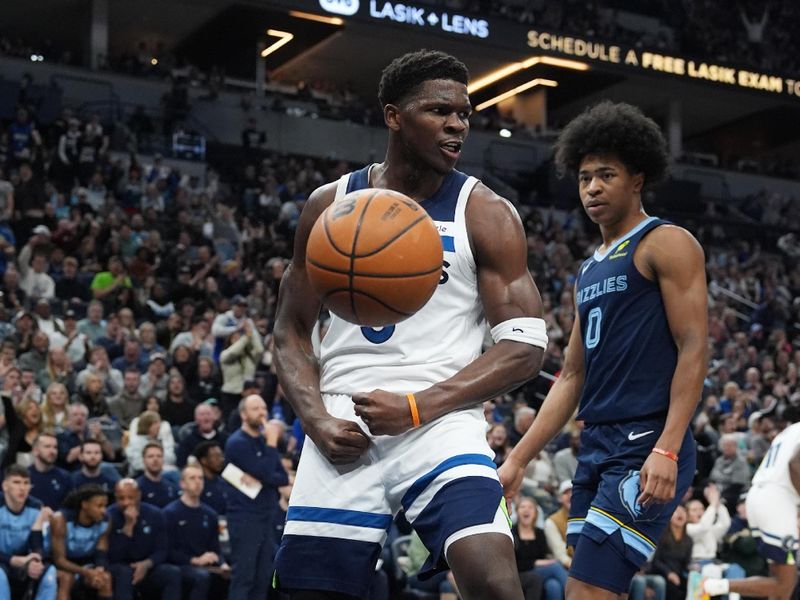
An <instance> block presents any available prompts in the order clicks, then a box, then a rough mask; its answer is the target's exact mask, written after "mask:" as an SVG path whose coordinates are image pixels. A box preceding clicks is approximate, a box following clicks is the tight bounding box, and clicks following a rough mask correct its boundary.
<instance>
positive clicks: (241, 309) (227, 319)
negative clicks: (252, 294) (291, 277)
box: [203, 246, 250, 359]
mask: <svg viewBox="0 0 800 600" xmlns="http://www.w3.org/2000/svg"><path fill="white" fill-rule="evenodd" d="M203 247H205V246H203ZM209 259H210V257H209ZM247 321H250V318H249V317H248V316H247V299H246V298H244V297H243V296H241V297H234V298H233V300H232V301H231V309H230V310H228V311H226V312H224V313H222V314H219V315H217V316H216V317H215V318H214V323H213V325H212V326H211V334H212V335H213V336H214V338H215V340H216V342H215V343H216V345H215V346H214V358H215V359H216V358H219V356H220V354H221V352H222V348H223V346H224V345H225V344H226V343H227V342H228V340H229V339H230V336H231V335H233V334H234V333H237V332H239V331H241V330H242V328H243V327H244V324H245V323H246V322H247Z"/></svg>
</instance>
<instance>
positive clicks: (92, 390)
mask: <svg viewBox="0 0 800 600" xmlns="http://www.w3.org/2000/svg"><path fill="white" fill-rule="evenodd" d="M73 401H74V402H79V403H81V404H83V405H84V406H85V407H86V408H88V409H89V417H91V418H93V417H102V416H104V415H107V414H108V402H106V393H105V390H104V389H103V378H102V377H101V376H100V375H98V374H96V373H89V374H88V375H87V376H86V377H85V379H84V380H83V388H82V389H79V391H78V393H77V394H76V395H75V397H74V398H73Z"/></svg>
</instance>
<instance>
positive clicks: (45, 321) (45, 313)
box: [33, 298, 64, 339]
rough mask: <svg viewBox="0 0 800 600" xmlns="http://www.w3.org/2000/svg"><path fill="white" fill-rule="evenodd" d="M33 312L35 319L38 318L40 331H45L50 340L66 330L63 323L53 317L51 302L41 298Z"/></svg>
mask: <svg viewBox="0 0 800 600" xmlns="http://www.w3.org/2000/svg"><path fill="white" fill-rule="evenodd" d="M33 310H34V317H36V324H37V325H38V326H39V331H44V332H45V333H46V334H47V337H48V338H50V339H52V336H53V334H54V333H56V332H57V331H63V330H64V323H63V321H62V320H61V319H59V318H58V317H55V316H53V312H52V310H51V307H50V300H47V299H46V298H39V299H38V300H37V301H36V304H34V306H33Z"/></svg>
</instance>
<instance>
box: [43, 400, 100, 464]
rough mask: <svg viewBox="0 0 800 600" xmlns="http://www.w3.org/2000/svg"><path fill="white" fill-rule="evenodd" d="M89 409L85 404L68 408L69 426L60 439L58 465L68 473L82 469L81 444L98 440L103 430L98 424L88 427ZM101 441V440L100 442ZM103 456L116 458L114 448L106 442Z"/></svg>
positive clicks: (60, 434) (67, 425)
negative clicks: (89, 440) (88, 440)
mask: <svg viewBox="0 0 800 600" xmlns="http://www.w3.org/2000/svg"><path fill="white" fill-rule="evenodd" d="M88 418H89V409H88V408H86V406H84V405H83V404H70V405H69V406H68V407H67V424H66V427H65V428H64V431H62V432H61V433H59V434H58V435H57V437H58V463H59V465H60V466H61V467H63V468H65V469H67V470H68V471H74V470H76V469H79V468H80V460H79V459H80V453H81V444H82V443H83V441H84V440H86V439H98V437H97V436H101V435H102V430H101V428H100V425H99V424H98V423H92V424H91V425H87V420H88ZM98 441H99V440H98ZM101 444H102V448H103V455H104V456H105V457H106V458H107V459H113V458H114V448H113V446H112V445H111V443H110V442H109V441H108V440H106V441H105V442H101Z"/></svg>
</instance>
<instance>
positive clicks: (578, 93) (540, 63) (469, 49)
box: [4, 0, 800, 155]
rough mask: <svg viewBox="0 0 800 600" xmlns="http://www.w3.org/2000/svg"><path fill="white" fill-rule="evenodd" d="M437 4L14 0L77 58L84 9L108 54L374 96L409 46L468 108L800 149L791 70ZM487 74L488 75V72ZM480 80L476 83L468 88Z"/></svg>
mask: <svg viewBox="0 0 800 600" xmlns="http://www.w3.org/2000/svg"><path fill="white" fill-rule="evenodd" d="M452 4H454V3H452V2H445V1H442V0H417V1H416V2H404V3H399V2H389V1H386V0H293V1H289V0H277V1H271V2H257V1H246V2H245V1H241V2H233V1H228V0H137V1H136V2H129V1H127V0H37V2H36V3H35V7H34V8H33V9H32V7H31V4H30V3H10V4H9V6H7V7H5V9H4V11H5V16H6V20H7V22H8V23H13V24H14V26H15V28H16V31H18V32H19V33H20V35H25V34H26V33H27V34H30V35H33V34H36V35H38V36H39V37H41V36H43V35H44V36H49V37H50V38H52V39H53V40H54V41H56V42H58V43H59V44H61V45H62V46H66V47H72V48H74V49H75V50H74V51H75V53H81V52H83V53H85V52H86V51H87V49H86V47H85V46H86V39H87V37H88V36H87V35H86V34H87V31H88V30H89V29H91V27H92V21H93V16H92V15H93V14H95V15H96V13H97V11H98V10H100V11H101V12H102V11H104V12H105V14H107V26H108V39H109V48H108V50H109V54H114V53H120V52H135V51H136V48H137V46H139V44H140V43H142V42H145V43H146V45H147V46H148V47H151V48H153V47H161V48H163V49H164V50H166V51H172V52H174V53H176V54H179V55H182V56H184V57H185V58H186V59H187V60H188V61H189V62H191V63H193V64H196V65H198V66H199V67H201V68H208V67H211V66H214V65H216V66H219V67H222V68H224V70H225V73H226V74H227V75H228V76H232V77H237V78H241V79H251V80H252V79H253V78H254V77H255V72H256V66H255V65H256V61H257V58H256V57H257V55H258V52H263V51H266V50H269V52H268V53H267V56H266V57H265V59H264V60H265V62H266V70H267V72H268V73H269V74H270V76H271V78H274V79H284V80H291V81H300V80H303V81H319V80H323V81H332V82H335V83H336V84H338V85H341V86H345V85H347V86H349V87H350V88H351V89H352V90H354V91H355V92H356V93H358V94H359V95H361V96H362V97H365V98H369V97H374V96H375V90H376V85H377V80H378V78H379V76H380V72H381V69H382V68H383V67H384V66H385V65H386V64H387V63H388V62H389V61H390V60H391V59H392V58H394V57H396V56H399V55H400V54H403V53H404V52H407V51H409V50H413V49H417V48H437V49H441V50H444V51H447V52H451V53H452V54H454V55H456V56H458V57H459V58H461V59H462V60H463V61H464V62H465V63H466V64H467V66H468V67H469V68H470V72H471V73H472V77H473V86H472V88H471V96H472V101H473V105H474V106H476V107H483V106H487V105H491V103H493V102H495V103H496V102H498V100H497V99H498V98H504V99H505V100H508V99H509V98H513V97H518V98H524V97H525V96H526V95H533V94H536V93H540V92H541V91H542V90H545V95H546V113H547V120H548V122H549V123H551V124H558V123H563V122H566V121H568V120H569V119H570V118H572V117H573V116H574V115H575V114H576V113H577V112H579V111H581V110H582V109H583V108H584V107H585V106H587V105H589V104H591V103H593V102H594V101H596V100H598V99H600V98H609V99H612V100H625V101H628V102H632V103H635V104H637V105H639V106H641V107H642V108H643V109H644V110H645V111H646V112H647V113H648V114H650V115H651V116H653V117H654V118H656V119H657V120H659V121H660V122H661V123H662V125H664V127H665V129H668V130H669V128H670V126H672V127H673V128H674V127H675V126H676V124H677V127H678V129H677V132H673V133H672V135H678V136H679V137H680V138H682V140H683V142H684V144H685V145H686V144H688V145H691V142H692V140H703V141H705V142H711V143H714V142H715V141H716V142H720V143H723V142H724V144H725V146H726V147H727V148H731V149H732V151H734V152H738V153H739V154H741V155H755V154H756V153H760V154H761V155H763V153H764V152H768V153H784V154H786V153H794V154H795V155H797V154H800V74H796V76H793V75H792V74H786V73H758V72H754V71H753V70H750V69H747V68H746V67H744V66H742V65H727V64H714V63H713V61H710V60H709V59H708V57H696V56H695V57H688V56H672V55H666V54H664V53H662V52H658V51H654V50H648V49H647V48H631V47H627V46H625V45H624V44H622V43H618V42H617V41H616V40H613V39H594V38H589V37H584V38H582V37H580V36H576V35H568V34H564V33H559V32H553V31H545V30H540V29H537V28H536V27H533V26H529V25H525V24H522V23H516V22H512V21H508V20H505V19H501V18H497V17H489V16H486V15H480V14H468V13H462V12H459V11H457V10H456V11H454V10H451V9H448V8H445V7H446V6H450V5H452ZM487 77H488V78H489V79H488V80H487V79H486V78H487ZM481 80H483V85H479V86H476V85H475V84H476V83H480V82H481Z"/></svg>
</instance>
